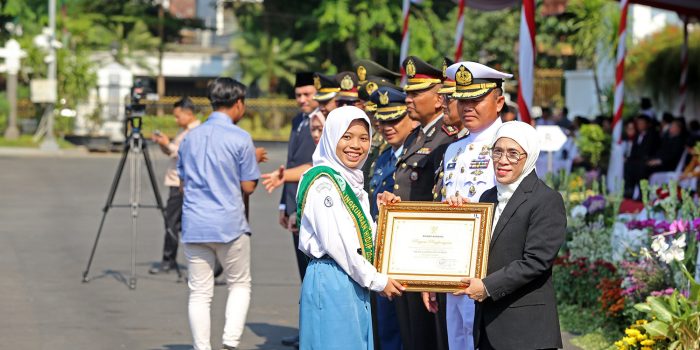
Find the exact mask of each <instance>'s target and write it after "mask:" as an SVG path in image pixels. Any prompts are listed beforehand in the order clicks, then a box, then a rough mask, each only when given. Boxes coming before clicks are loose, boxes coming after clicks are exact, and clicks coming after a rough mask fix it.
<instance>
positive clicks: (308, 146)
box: [280, 112, 316, 216]
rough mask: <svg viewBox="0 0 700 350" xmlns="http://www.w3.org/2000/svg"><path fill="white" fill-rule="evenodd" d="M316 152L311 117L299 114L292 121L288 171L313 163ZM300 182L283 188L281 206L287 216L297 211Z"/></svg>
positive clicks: (288, 148)
mask: <svg viewBox="0 0 700 350" xmlns="http://www.w3.org/2000/svg"><path fill="white" fill-rule="evenodd" d="M315 150H316V145H315V144H314V139H313V138H312V137H311V128H310V127H309V116H308V115H307V114H304V113H301V112H299V114H297V115H296V116H295V117H294V119H292V130H291V131H290V133H289V144H288V145H287V164H286V167H287V169H290V168H294V167H298V166H300V165H302V164H306V163H309V164H311V162H312V159H311V158H312V156H313V154H314V151H315ZM298 186H299V183H298V182H285V183H284V187H283V188H282V198H281V199H280V204H284V205H285V206H286V209H285V210H286V213H287V215H290V216H291V215H293V214H294V213H295V212H296V211H297V187H298Z"/></svg>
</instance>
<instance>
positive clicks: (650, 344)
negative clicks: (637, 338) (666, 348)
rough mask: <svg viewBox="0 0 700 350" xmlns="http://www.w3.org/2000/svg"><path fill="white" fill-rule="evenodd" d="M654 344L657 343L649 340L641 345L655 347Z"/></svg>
mask: <svg viewBox="0 0 700 350" xmlns="http://www.w3.org/2000/svg"><path fill="white" fill-rule="evenodd" d="M654 343H656V342H655V341H653V340H651V339H647V340H644V341H642V342H641V343H640V344H642V345H643V346H652V345H654Z"/></svg>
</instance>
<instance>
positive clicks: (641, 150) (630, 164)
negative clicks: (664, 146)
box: [624, 114, 659, 198]
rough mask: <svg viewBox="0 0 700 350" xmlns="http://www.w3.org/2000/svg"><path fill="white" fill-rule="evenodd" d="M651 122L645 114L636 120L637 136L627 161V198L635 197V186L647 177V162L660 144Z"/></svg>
mask: <svg viewBox="0 0 700 350" xmlns="http://www.w3.org/2000/svg"><path fill="white" fill-rule="evenodd" d="M650 124H651V123H650V120H649V117H647V116H646V115H643V114H640V115H639V116H637V118H636V119H635V120H634V125H635V127H636V129H637V138H636V140H634V143H633V144H632V150H631V151H630V155H629V157H628V158H627V160H626V161H625V168H624V171H625V172H624V178H625V198H632V197H634V193H635V187H637V185H639V180H641V179H643V178H645V177H646V171H647V169H646V167H647V162H648V161H649V159H650V158H651V157H652V156H653V155H654V148H655V147H657V145H658V144H659V135H658V134H657V133H656V130H654V129H653V128H651V127H650V126H651V125H650Z"/></svg>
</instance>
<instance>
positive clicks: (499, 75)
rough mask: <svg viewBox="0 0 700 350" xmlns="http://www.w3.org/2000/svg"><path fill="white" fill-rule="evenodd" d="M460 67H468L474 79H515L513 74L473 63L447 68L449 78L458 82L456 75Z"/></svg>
mask: <svg viewBox="0 0 700 350" xmlns="http://www.w3.org/2000/svg"><path fill="white" fill-rule="evenodd" d="M460 66H465V67H467V69H468V70H469V71H470V72H471V73H472V76H473V78H474V79H510V78H512V77H513V74H508V73H503V72H500V71H497V70H495V69H493V68H491V67H489V66H485V65H483V64H481V63H476V62H471V61H462V62H457V63H454V64H452V65H451V66H449V67H447V77H448V78H450V79H452V80H456V79H455V73H457V70H458V69H459V67H460Z"/></svg>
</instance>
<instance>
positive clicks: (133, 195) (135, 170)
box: [83, 116, 182, 289]
mask: <svg viewBox="0 0 700 350" xmlns="http://www.w3.org/2000/svg"><path fill="white" fill-rule="evenodd" d="M126 128H127V129H130V130H131V131H130V133H129V135H128V136H127V139H126V142H125V143H124V149H123V150H122V157H121V160H120V161H119V165H118V167H117V172H116V173H115V174H114V180H112V186H111V187H110V190H109V194H108V195H107V203H105V206H104V208H102V212H103V214H102V220H101V221H100V228H99V229H98V230H97V237H95V243H94V244H93V246H92V251H91V252H90V259H89V260H88V263H87V267H86V268H85V271H84V272H83V283H87V282H89V281H90V279H89V278H88V273H89V271H90V265H92V260H93V258H94V257H95V250H96V249H97V243H98V242H99V240H100V235H101V234H102V228H103V227H104V223H105V218H106V217H107V213H108V212H109V209H111V208H130V209H131V275H130V276H129V281H128V284H129V288H130V289H135V288H136V233H137V225H136V224H137V220H136V219H137V218H138V216H139V208H157V209H158V210H159V211H160V213H161V215H162V216H163V222H165V230H166V233H167V234H168V235H171V237H173V238H177V236H175V235H176V234H177V233H175V232H172V230H171V229H170V228H169V227H168V225H167V221H166V219H165V208H164V207H163V201H162V200H161V197H160V192H159V191H158V185H157V183H156V178H155V176H154V174H153V165H152V163H151V158H150V157H149V155H148V149H147V147H148V146H147V144H146V142H145V141H144V139H143V136H142V135H141V117H140V116H129V117H127V125H126ZM141 156H143V159H144V161H145V163H146V170H147V171H148V178H149V180H150V182H151V187H152V188H153V194H154V195H155V199H156V205H141V204H140V201H141V162H140V159H138V158H140V157H141ZM127 159H128V160H129V204H122V205H119V204H113V201H114V195H115V194H116V192H117V187H118V186H119V180H120V179H121V177H122V173H123V172H124V165H125V164H126V161H127ZM175 271H176V272H177V277H178V281H179V280H180V279H181V278H182V273H181V272H180V267H179V266H178V265H177V264H175Z"/></svg>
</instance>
